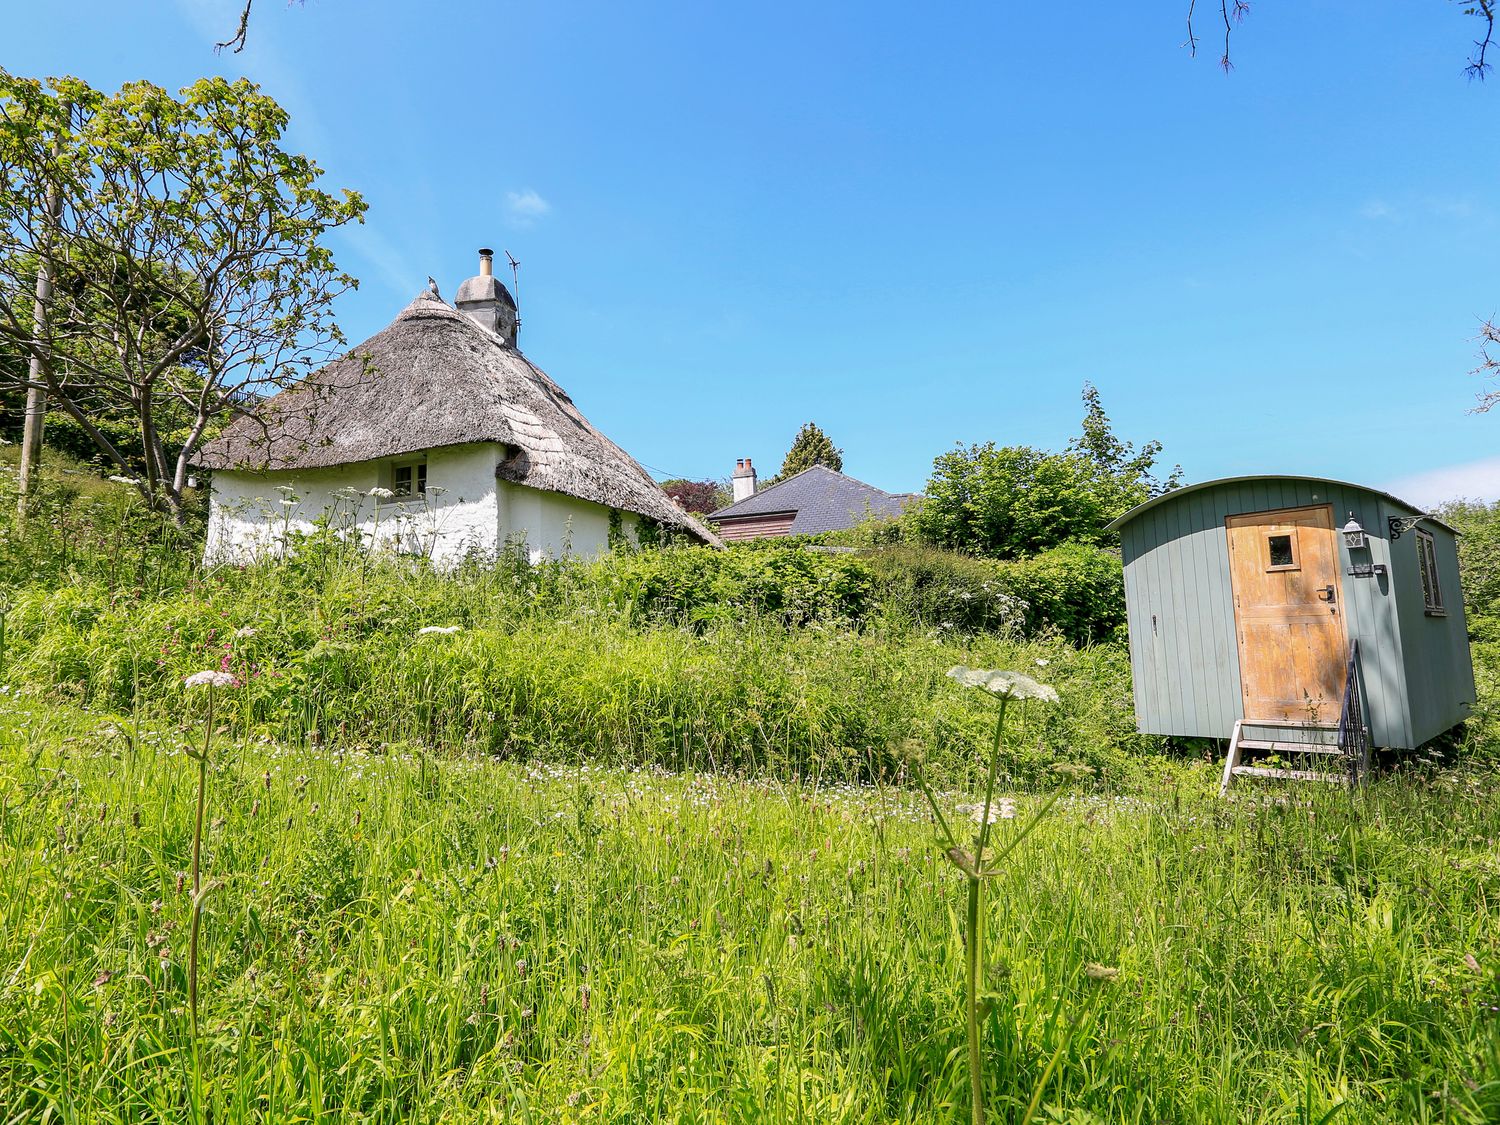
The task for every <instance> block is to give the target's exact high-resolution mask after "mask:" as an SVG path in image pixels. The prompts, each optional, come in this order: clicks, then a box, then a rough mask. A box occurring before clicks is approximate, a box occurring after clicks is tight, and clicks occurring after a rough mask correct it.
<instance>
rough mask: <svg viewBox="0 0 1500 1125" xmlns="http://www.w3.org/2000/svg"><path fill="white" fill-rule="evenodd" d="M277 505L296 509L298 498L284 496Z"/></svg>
mask: <svg viewBox="0 0 1500 1125" xmlns="http://www.w3.org/2000/svg"><path fill="white" fill-rule="evenodd" d="M277 503H278V504H280V505H281V506H282V507H283V508H295V507H296V506H297V498H296V497H295V496H283V497H282V498H281V499H280V500H278V501H277Z"/></svg>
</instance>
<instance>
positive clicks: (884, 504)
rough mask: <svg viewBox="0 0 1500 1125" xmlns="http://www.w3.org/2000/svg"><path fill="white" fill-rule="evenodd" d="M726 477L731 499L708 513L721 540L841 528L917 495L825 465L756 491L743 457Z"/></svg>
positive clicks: (898, 509) (890, 511)
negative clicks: (885, 488)
mask: <svg viewBox="0 0 1500 1125" xmlns="http://www.w3.org/2000/svg"><path fill="white" fill-rule="evenodd" d="M731 479H732V482H733V485H734V503H733V504H731V505H729V507H727V508H720V509H719V510H718V511H717V512H715V513H713V515H711V516H709V517H708V518H709V519H710V520H712V521H713V522H714V523H715V524H717V525H718V528H719V535H720V536H721V537H722V538H723V539H724V540H725V541H726V542H732V541H734V540H738V539H766V538H770V537H772V536H780V535H816V534H818V533H819V532H824V531H842V530H844V529H845V528H850V527H855V526H857V525H859V524H861V523H864V522H865V521H866V520H868V519H872V518H873V519H893V518H895V517H896V516H899V515H900V514H901V513H902V511H903V510H904V509H905V508H906V506H907V505H908V504H910V503H911V502H912V501H913V500H915V499H916V497H915V496H914V495H913V494H911V493H895V492H884V491H882V490H881V489H878V488H876V487H875V486H874V485H872V484H866V483H865V482H864V481H862V480H855V479H854V478H853V477H850V476H845V475H844V474H843V473H840V472H836V471H835V470H833V469H830V468H827V467H826V466H824V465H814V466H813V467H812V468H810V469H804V470H802V472H800V473H797V474H795V475H793V476H790V477H787V478H786V480H783V481H778V482H777V483H776V484H773V485H771V486H770V487H769V488H765V489H761V490H759V491H757V489H756V473H755V466H754V465H753V464H752V463H751V459H750V458H748V457H745V458H742V459H740V460H739V461H737V462H735V468H734V475H733V477H732V478H731Z"/></svg>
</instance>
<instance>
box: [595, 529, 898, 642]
mask: <svg viewBox="0 0 1500 1125" xmlns="http://www.w3.org/2000/svg"><path fill="white" fill-rule="evenodd" d="M572 573H573V576H574V580H575V581H576V582H577V583H578V584H579V585H580V586H597V587H598V588H600V589H601V590H602V591H604V592H605V593H606V595H607V596H608V598H609V600H610V601H611V602H613V603H614V604H615V605H616V606H617V607H618V608H621V609H623V610H626V611H627V612H628V613H629V614H630V615H631V616H633V617H636V618H638V619H644V620H647V621H657V622H669V623H672V624H684V623H691V624H696V625H700V626H702V625H707V624H708V623H710V622H713V621H725V620H747V619H749V618H752V617H754V618H759V617H769V618H771V619H773V620H775V621H777V622H779V623H781V624H783V625H806V624H808V623H810V622H814V621H838V622H843V623H848V624H858V623H861V622H863V621H864V619H865V617H866V615H867V613H868V612H869V609H870V606H871V596H872V585H871V580H870V572H869V570H868V568H867V567H866V566H865V565H864V564H863V563H862V562H861V561H860V560H859V559H857V558H854V557H853V556H850V555H847V554H839V553H828V552H822V551H816V550H808V549H806V548H801V547H777V548H772V549H765V550H758V551H738V550H736V551H717V550H713V549H712V548H708V547H679V548H672V549H668V550H661V551H639V552H634V553H629V554H613V555H608V556H606V557H604V558H602V559H600V560H598V561H597V562H594V563H592V564H589V565H587V566H585V567H580V568H576V569H575V570H574V571H573V572H572Z"/></svg>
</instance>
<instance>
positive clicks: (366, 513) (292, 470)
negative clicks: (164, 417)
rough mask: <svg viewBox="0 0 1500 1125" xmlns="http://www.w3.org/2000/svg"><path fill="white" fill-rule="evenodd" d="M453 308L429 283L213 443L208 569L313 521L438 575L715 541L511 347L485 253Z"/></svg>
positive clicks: (506, 315) (514, 323)
mask: <svg viewBox="0 0 1500 1125" xmlns="http://www.w3.org/2000/svg"><path fill="white" fill-rule="evenodd" d="M479 254H480V268H479V275H478V276H477V277H472V278H470V279H469V280H467V281H465V282H464V283H463V285H462V286H460V287H459V290H458V294H457V297H456V299H455V302H454V305H449V304H447V303H446V302H445V301H443V300H442V299H441V298H440V297H439V296H438V292H437V287H436V286H435V285H434V286H432V287H431V288H430V289H429V290H428V291H426V292H424V293H422V294H420V295H419V296H418V297H417V298H416V300H414V301H412V302H411V304H409V305H408V306H407V307H406V308H405V309H403V310H402V311H401V313H400V314H399V315H397V317H396V319H395V320H394V321H392V322H391V324H390V325H389V326H388V327H386V328H385V329H384V330H383V331H381V332H379V333H378V334H376V335H375V336H373V337H371V338H370V339H369V340H366V341H365V342H364V343H362V344H360V345H359V346H357V347H355V348H353V349H351V350H350V352H349V353H348V354H347V355H345V356H344V357H343V358H341V359H339V360H336V361H335V362H333V363H331V364H329V365H328V366H327V367H324V368H323V369H322V370H321V371H319V372H317V373H316V374H314V375H312V376H310V377H309V378H308V379H307V380H305V381H304V382H302V383H300V384H298V385H297V386H295V387H293V388H290V389H289V390H286V391H283V392H282V393H280V394H278V395H276V396H274V397H272V398H270V399H268V400H266V401H265V402H263V403H261V404H259V405H258V406H257V407H256V408H255V409H254V410H253V411H252V412H250V413H248V414H247V415H245V416H242V417H240V418H238V419H236V420H235V421H234V422H233V423H232V424H231V425H230V426H229V427H228V428H227V429H226V430H225V431H224V433H223V434H221V435H220V436H219V437H218V438H216V439H215V440H214V441H212V442H210V443H208V444H206V445H205V446H204V447H203V449H202V450H201V451H200V452H199V453H198V455H197V457H196V459H195V462H196V464H197V465H198V466H199V467H200V468H204V469H208V470H211V471H212V507H211V513H210V518H209V527H208V545H207V548H206V555H207V557H208V558H209V559H210V560H211V561H244V560H247V559H249V558H251V557H253V556H255V555H257V554H259V553H261V552H263V551H268V550H269V551H275V550H279V549H280V547H281V545H282V544H283V543H284V542H285V537H286V535H287V533H288V532H299V531H300V532H306V531H311V530H312V529H313V528H314V526H315V523H314V521H315V520H318V519H319V518H320V517H322V518H323V519H325V520H327V521H328V522H330V523H332V524H333V525H335V526H338V527H341V528H346V529H349V533H353V532H356V531H357V533H358V534H359V535H360V536H361V538H362V540H363V541H364V542H366V543H368V544H371V545H379V546H381V547H385V548H393V549H396V550H399V551H403V552H412V553H419V554H423V555H426V556H428V557H430V558H432V559H433V560H434V561H435V562H437V563H439V564H447V565H451V564H452V563H454V562H456V561H458V560H459V559H462V558H464V557H466V556H469V555H472V554H476V553H477V554H480V555H494V554H495V553H496V552H498V551H500V550H502V549H504V548H506V547H507V546H511V547H516V548H519V549H524V550H525V551H527V552H528V553H529V555H530V557H531V558H532V560H533V561H537V560H540V559H542V558H544V557H558V556H561V555H563V554H568V553H571V554H574V555H585V556H587V555H595V554H598V553H600V552H603V551H606V550H608V549H610V548H611V547H612V546H614V545H616V544H619V543H622V542H626V541H629V542H640V541H642V540H643V539H650V538H652V535H651V534H650V533H652V532H659V531H660V530H661V529H664V528H665V529H672V530H674V531H676V532H679V533H681V534H683V535H685V536H687V537H689V538H690V539H692V540H695V541H699V542H703V543H709V544H713V545H720V544H719V540H718V539H717V537H716V536H715V535H714V534H713V533H712V532H711V531H709V530H708V529H707V528H706V527H704V525H703V524H701V523H699V522H698V521H697V520H696V519H694V518H693V517H692V516H690V515H689V514H687V513H686V512H684V511H683V510H682V509H681V508H679V507H678V506H677V505H676V504H674V503H673V502H672V500H671V499H670V498H669V497H668V496H667V495H666V493H664V492H662V490H661V489H660V488H659V487H658V486H657V484H656V482H655V481H654V480H652V479H651V477H650V476H648V475H647V473H646V471H645V470H644V469H642V468H641V466H640V465H638V464H636V462H635V461H634V460H632V459H631V457H630V455H629V454H628V453H626V452H625V451H624V450H623V449H621V448H620V447H619V446H617V445H615V444H614V443H613V442H611V441H610V440H609V439H608V438H606V437H605V436H604V435H603V434H601V433H600V432H599V431H598V430H596V429H595V428H594V427H593V426H591V425H590V424H589V422H588V420H587V419H586V418H584V416H583V415H582V414H580V413H579V411H578V408H577V407H576V406H574V405H573V400H572V399H571V398H569V397H568V394H567V392H566V391H564V390H563V389H562V388H561V387H559V386H558V385H557V384H556V383H554V382H553V381H552V380H551V379H550V378H548V377H547V375H546V374H545V373H544V372H543V371H541V370H540V369H539V368H537V367H536V366H534V365H533V364H532V363H531V362H530V361H529V360H528V359H527V358H526V357H525V356H524V355H523V354H522V353H521V351H520V350H519V348H518V347H517V346H516V334H517V329H518V327H519V320H518V317H517V313H516V304H515V301H514V299H512V297H511V295H510V293H509V292H508V291H507V290H506V288H505V286H504V284H502V283H501V282H500V280H499V279H498V278H496V277H495V276H494V268H493V255H492V253H491V251H489V250H481V251H480V252H479Z"/></svg>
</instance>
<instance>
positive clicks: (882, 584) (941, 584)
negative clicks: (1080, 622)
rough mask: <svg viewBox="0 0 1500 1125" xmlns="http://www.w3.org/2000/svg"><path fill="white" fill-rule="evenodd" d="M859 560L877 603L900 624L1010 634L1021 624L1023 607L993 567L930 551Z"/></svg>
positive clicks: (884, 552) (872, 554) (882, 553)
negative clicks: (867, 573)
mask: <svg viewBox="0 0 1500 1125" xmlns="http://www.w3.org/2000/svg"><path fill="white" fill-rule="evenodd" d="M860 557H861V558H862V559H863V560H864V562H865V565H867V566H868V567H869V568H870V572H871V574H872V576H873V577H874V580H875V588H876V590H877V591H878V596H879V598H880V599H881V601H882V603H883V604H884V605H885V607H886V609H887V610H888V611H889V612H890V613H892V614H893V615H894V616H896V617H897V618H898V620H900V621H902V622H908V623H911V624H915V625H921V626H923V627H926V628H940V629H941V628H951V629H958V630H962V631H964V632H974V631H976V630H985V629H989V630H998V631H1002V632H1011V633H1019V632H1020V631H1021V629H1022V628H1023V626H1024V625H1025V623H1026V605H1025V603H1024V602H1023V601H1022V600H1021V599H1020V597H1018V596H1017V595H1016V594H1015V593H1014V592H1013V590H1012V587H1011V584H1010V583H1009V581H1008V580H1007V578H1006V577H1005V576H1003V575H1002V572H1001V568H1000V566H999V565H997V564H996V563H993V562H990V561H988V560H985V559H976V558H970V557H969V556H967V555H960V554H957V553H955V552H953V551H939V550H936V549H934V548H932V547H885V548H881V549H878V550H873V551H868V552H866V553H865V554H863V555H861V556H860Z"/></svg>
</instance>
